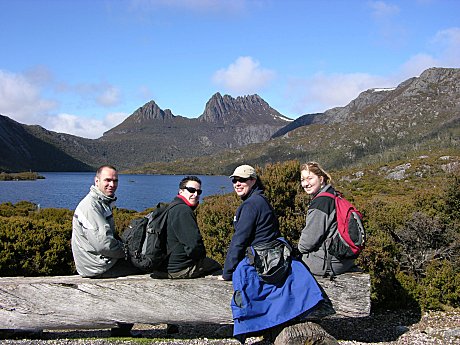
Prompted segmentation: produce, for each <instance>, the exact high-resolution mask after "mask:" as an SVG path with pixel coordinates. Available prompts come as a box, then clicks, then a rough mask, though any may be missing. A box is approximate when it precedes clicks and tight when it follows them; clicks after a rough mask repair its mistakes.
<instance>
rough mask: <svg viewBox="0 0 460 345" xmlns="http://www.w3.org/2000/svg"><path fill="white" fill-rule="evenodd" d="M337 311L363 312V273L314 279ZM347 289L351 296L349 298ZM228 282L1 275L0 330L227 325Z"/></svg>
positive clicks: (366, 285)
mask: <svg viewBox="0 0 460 345" xmlns="http://www.w3.org/2000/svg"><path fill="white" fill-rule="evenodd" d="M318 281H319V282H320V284H323V286H324V289H325V291H326V292H327V294H328V295H329V297H330V298H331V300H332V302H333V304H334V307H335V309H336V311H337V314H335V315H334V317H342V316H367V315H369V312H370V282H369V275H367V274H346V275H342V276H339V278H337V280H335V281H333V282H331V281H329V280H324V281H323V280H322V279H319V280H318ZM347 291H356V292H353V295H354V296H355V297H354V298H350V297H351V296H350V294H348V297H347ZM232 294H233V288H232V284H231V282H226V281H221V280H217V279H216V277H211V276H210V277H206V278H199V279H177V280H169V279H152V278H150V276H149V275H137V276H128V277H120V278H113V279H88V278H81V277H79V276H60V277H3V278H0V329H3V330H40V329H69V328H71V329H79V328H108V327H114V326H116V325H117V324H118V323H143V324H161V323H171V324H206V323H212V324H231V323H232V322H233V320H232V313H231V309H230V301H231V297H232Z"/></svg>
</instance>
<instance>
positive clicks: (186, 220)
mask: <svg viewBox="0 0 460 345" xmlns="http://www.w3.org/2000/svg"><path fill="white" fill-rule="evenodd" d="M173 201H179V204H178V205H176V206H174V207H173V208H171V209H170V210H169V214H168V220H167V224H168V225H167V248H168V251H171V255H170V256H169V259H168V265H167V271H168V272H179V271H181V270H183V269H185V268H187V267H189V266H191V265H193V264H194V262H196V261H198V260H200V259H202V258H204V257H205V256H206V249H205V247H204V242H203V238H202V237H201V233H200V230H199V228H198V224H197V221H196V216H195V212H194V208H192V207H190V206H188V205H187V204H186V203H185V202H184V201H183V200H182V199H181V198H179V197H175V198H174V200H173Z"/></svg>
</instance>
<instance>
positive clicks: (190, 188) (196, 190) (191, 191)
mask: <svg viewBox="0 0 460 345" xmlns="http://www.w3.org/2000/svg"><path fill="white" fill-rule="evenodd" d="M184 189H187V190H188V191H189V192H190V193H192V194H193V193H195V192H196V194H198V195H201V193H203V190H201V189H196V188H193V187H185V188H184Z"/></svg>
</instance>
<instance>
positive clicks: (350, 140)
mask: <svg viewBox="0 0 460 345" xmlns="http://www.w3.org/2000/svg"><path fill="white" fill-rule="evenodd" d="M459 138H460V69H458V68H456V69H454V68H430V69H428V70H426V71H424V72H423V73H422V74H421V75H420V76H419V77H415V78H410V79H408V80H406V81H404V82H402V83H401V84H399V85H398V86H397V87H395V88H391V89H370V90H366V91H364V92H362V93H361V94H360V95H359V96H358V97H357V98H356V99H354V100H353V101H351V102H350V103H349V104H347V105H346V106H344V107H337V108H333V109H329V110H327V111H326V112H324V113H320V114H309V115H304V116H302V117H300V118H298V119H297V120H295V121H293V122H291V123H289V124H288V125H287V126H285V127H283V128H281V129H280V130H278V131H277V132H276V133H274V135H273V138H272V139H271V140H268V141H265V142H262V143H257V144H251V145H247V146H245V147H241V148H240V149H238V150H236V151H235V150H233V151H231V150H226V151H222V152H220V153H219V154H218V155H212V156H209V157H200V158H197V159H195V160H194V161H193V162H188V161H186V160H178V161H177V162H174V163H171V164H159V162H157V163H155V164H147V165H146V166H145V167H144V168H142V169H138V170H137V172H157V173H158V172H160V171H161V172H167V173H172V172H173V171H175V172H176V173H184V172H185V171H187V172H194V173H196V174H201V173H214V174H219V173H222V174H228V173H229V172H231V170H232V168H234V166H235V165H237V164H240V163H248V164H252V165H260V166H264V165H265V164H267V163H274V162H279V161H287V160H291V159H296V160H299V161H301V162H306V161H311V160H316V161H319V162H321V163H323V164H324V166H326V167H328V168H337V169H339V168H344V167H347V166H351V165H353V164H355V165H359V164H364V165H366V164H369V163H371V162H377V163H381V162H385V161H388V160H395V159H404V158H405V157H406V156H407V155H410V154H411V152H412V151H414V152H415V151H416V150H419V149H420V150H426V151H430V150H432V149H444V150H445V151H446V154H453V155H456V156H458V155H459V143H460V142H459Z"/></svg>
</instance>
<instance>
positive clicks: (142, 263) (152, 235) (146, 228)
mask: <svg viewBox="0 0 460 345" xmlns="http://www.w3.org/2000/svg"><path fill="white" fill-rule="evenodd" d="M179 203H180V201H174V202H172V203H170V204H169V205H167V204H163V203H158V205H157V206H156V208H155V209H154V210H153V211H152V212H150V213H149V214H147V215H146V216H144V217H141V218H135V219H133V220H132V221H131V223H130V224H129V226H128V227H127V228H126V229H125V230H124V231H123V234H122V235H121V239H122V241H123V243H125V250H126V251H127V258H128V260H130V261H131V262H132V264H133V265H134V266H136V267H138V268H139V269H141V270H142V271H144V272H148V273H150V272H152V271H154V270H158V269H159V268H161V266H162V264H163V263H164V261H165V260H166V258H167V257H168V256H169V255H170V254H171V251H169V252H168V251H167V249H166V232H167V231H166V225H167V218H168V211H169V210H170V209H171V208H172V207H174V206H176V205H178V204H179Z"/></svg>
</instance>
